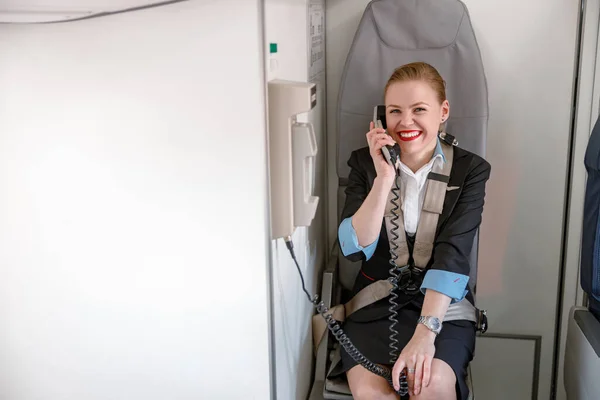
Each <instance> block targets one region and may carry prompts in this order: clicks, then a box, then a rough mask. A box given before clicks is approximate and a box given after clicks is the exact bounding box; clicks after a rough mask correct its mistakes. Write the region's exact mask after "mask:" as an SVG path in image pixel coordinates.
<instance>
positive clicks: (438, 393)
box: [410, 359, 456, 400]
mask: <svg viewBox="0 0 600 400" xmlns="http://www.w3.org/2000/svg"><path fill="white" fill-rule="evenodd" d="M410 399H411V400H456V375H454V371H453V370H452V368H450V366H449V365H448V364H446V363H445V362H444V361H441V360H438V359H434V360H433V363H432V365H431V378H430V380H429V385H428V386H423V388H421V393H419V395H418V396H411V397H410Z"/></svg>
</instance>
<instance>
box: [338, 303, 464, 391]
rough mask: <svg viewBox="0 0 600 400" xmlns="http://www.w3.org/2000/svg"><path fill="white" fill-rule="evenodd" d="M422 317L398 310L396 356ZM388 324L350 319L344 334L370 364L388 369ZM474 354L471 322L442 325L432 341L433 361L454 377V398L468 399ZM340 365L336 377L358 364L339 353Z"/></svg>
mask: <svg viewBox="0 0 600 400" xmlns="http://www.w3.org/2000/svg"><path fill="white" fill-rule="evenodd" d="M420 315H421V309H420V307H418V306H416V305H415V304H412V303H408V304H405V305H404V306H403V307H402V308H401V309H400V310H398V317H397V320H398V323H397V324H396V330H397V331H398V335H396V338H397V339H398V346H397V347H398V349H399V351H398V355H399V354H400V353H401V352H402V349H403V348H404V346H406V345H407V344H408V342H409V341H410V339H411V338H412V336H413V334H414V332H415V329H416V327H417V320H418V318H419V316H420ZM389 326H390V321H389V320H388V318H387V317H384V318H378V319H376V320H372V321H357V320H356V319H353V318H352V316H350V318H349V319H347V320H346V321H345V322H344V324H343V330H344V332H345V333H346V335H348V337H349V338H350V340H351V341H352V343H353V344H354V345H355V346H356V347H357V348H358V350H360V351H361V352H362V354H363V355H364V356H365V357H367V358H368V359H369V360H371V361H372V362H374V363H376V364H382V365H390V354H389V352H390V337H389V335H390V331H389ZM474 350H475V324H474V323H473V322H471V321H466V320H458V321H445V322H444V323H443V327H442V331H441V332H440V334H439V335H438V336H437V338H436V339H435V356H434V358H437V359H440V360H442V361H444V362H446V363H447V364H448V365H449V366H450V367H451V368H452V370H453V371H454V374H455V375H456V398H457V399H458V400H466V399H467V398H468V396H469V389H468V387H467V382H466V378H467V366H468V364H469V362H470V361H471V360H472V359H473V352H474ZM340 355H341V364H340V365H338V368H336V371H335V374H336V375H337V374H338V373H345V372H346V371H348V370H349V369H350V368H352V367H354V366H356V365H357V363H356V362H355V361H354V360H353V359H352V358H351V357H350V356H349V355H348V353H346V351H344V349H343V348H341V350H340Z"/></svg>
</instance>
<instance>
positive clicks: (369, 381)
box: [346, 365, 400, 400]
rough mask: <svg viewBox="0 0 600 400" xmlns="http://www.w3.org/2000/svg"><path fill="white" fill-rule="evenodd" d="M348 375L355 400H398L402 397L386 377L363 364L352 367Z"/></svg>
mask: <svg viewBox="0 0 600 400" xmlns="http://www.w3.org/2000/svg"><path fill="white" fill-rule="evenodd" d="M346 376H347V377H348V385H350V391H351V392H352V396H353V397H354V399H355V400H373V399H377V400H379V399H381V400H398V399H399V398H400V396H398V395H397V394H396V392H394V388H393V387H391V386H390V385H389V383H387V381H386V380H385V379H383V378H382V377H380V376H379V375H375V374H374V373H372V372H370V371H369V370H367V369H366V368H365V367H363V366H362V365H357V366H355V367H352V368H350V370H349V371H348V372H347V373H346Z"/></svg>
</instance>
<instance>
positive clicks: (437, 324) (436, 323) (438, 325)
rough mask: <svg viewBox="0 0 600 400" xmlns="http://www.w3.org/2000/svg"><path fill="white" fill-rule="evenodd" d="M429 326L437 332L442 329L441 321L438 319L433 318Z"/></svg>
mask: <svg viewBox="0 0 600 400" xmlns="http://www.w3.org/2000/svg"><path fill="white" fill-rule="evenodd" d="M429 324H430V325H431V328H432V329H433V330H435V331H437V330H438V329H440V328H441V327H442V324H441V323H440V320H439V319H437V318H431V319H430V320H429Z"/></svg>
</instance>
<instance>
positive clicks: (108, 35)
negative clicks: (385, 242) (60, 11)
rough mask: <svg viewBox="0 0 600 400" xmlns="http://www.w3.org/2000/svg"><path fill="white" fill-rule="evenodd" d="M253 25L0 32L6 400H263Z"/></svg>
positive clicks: (261, 124) (258, 65) (186, 19)
mask: <svg viewBox="0 0 600 400" xmlns="http://www.w3.org/2000/svg"><path fill="white" fill-rule="evenodd" d="M261 20H262V2H260V1H248V0H244V1H239V0H219V1H209V2H205V1H200V2H186V3H179V4H173V5H170V6H165V7H161V8H154V9H148V10H144V11H138V12H134V13H128V14H121V15H116V16H111V17H106V18H98V19H92V20H88V21H82V22H73V23H64V24H50V25H37V26H16V25H0V36H1V37H3V38H4V40H1V41H0V54H2V56H1V57H0V88H1V89H0V273H1V275H2V279H0V326H2V329H1V330H0V354H1V356H0V398H2V399H7V400H16V399H19V400H33V399H47V400H67V399H73V400H74V399H87V400H94V399H98V400H100V399H101V400H106V399H109V398H111V399H117V398H119V399H147V400H151V399H157V400H158V399H160V400H164V399H173V400H175V399H177V400H184V399H190V400H191V399H194V400H196V399H218V398H232V399H233V398H247V399H248V398H252V399H269V398H272V396H271V382H270V373H271V370H270V369H271V366H270V349H269V336H270V335H269V306H268V302H269V300H270V299H269V298H268V282H269V275H268V268H267V265H268V263H269V258H270V254H269V249H268V239H267V238H268V225H267V207H266V204H267V200H268V199H267V180H266V178H267V158H266V134H265V111H264V105H265V103H264V98H263V97H264V79H263V78H262V77H263V73H264V70H263V65H262V63H263V59H262V54H263V45H264V43H263V40H262V21H261ZM232 27H235V29H232Z"/></svg>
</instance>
